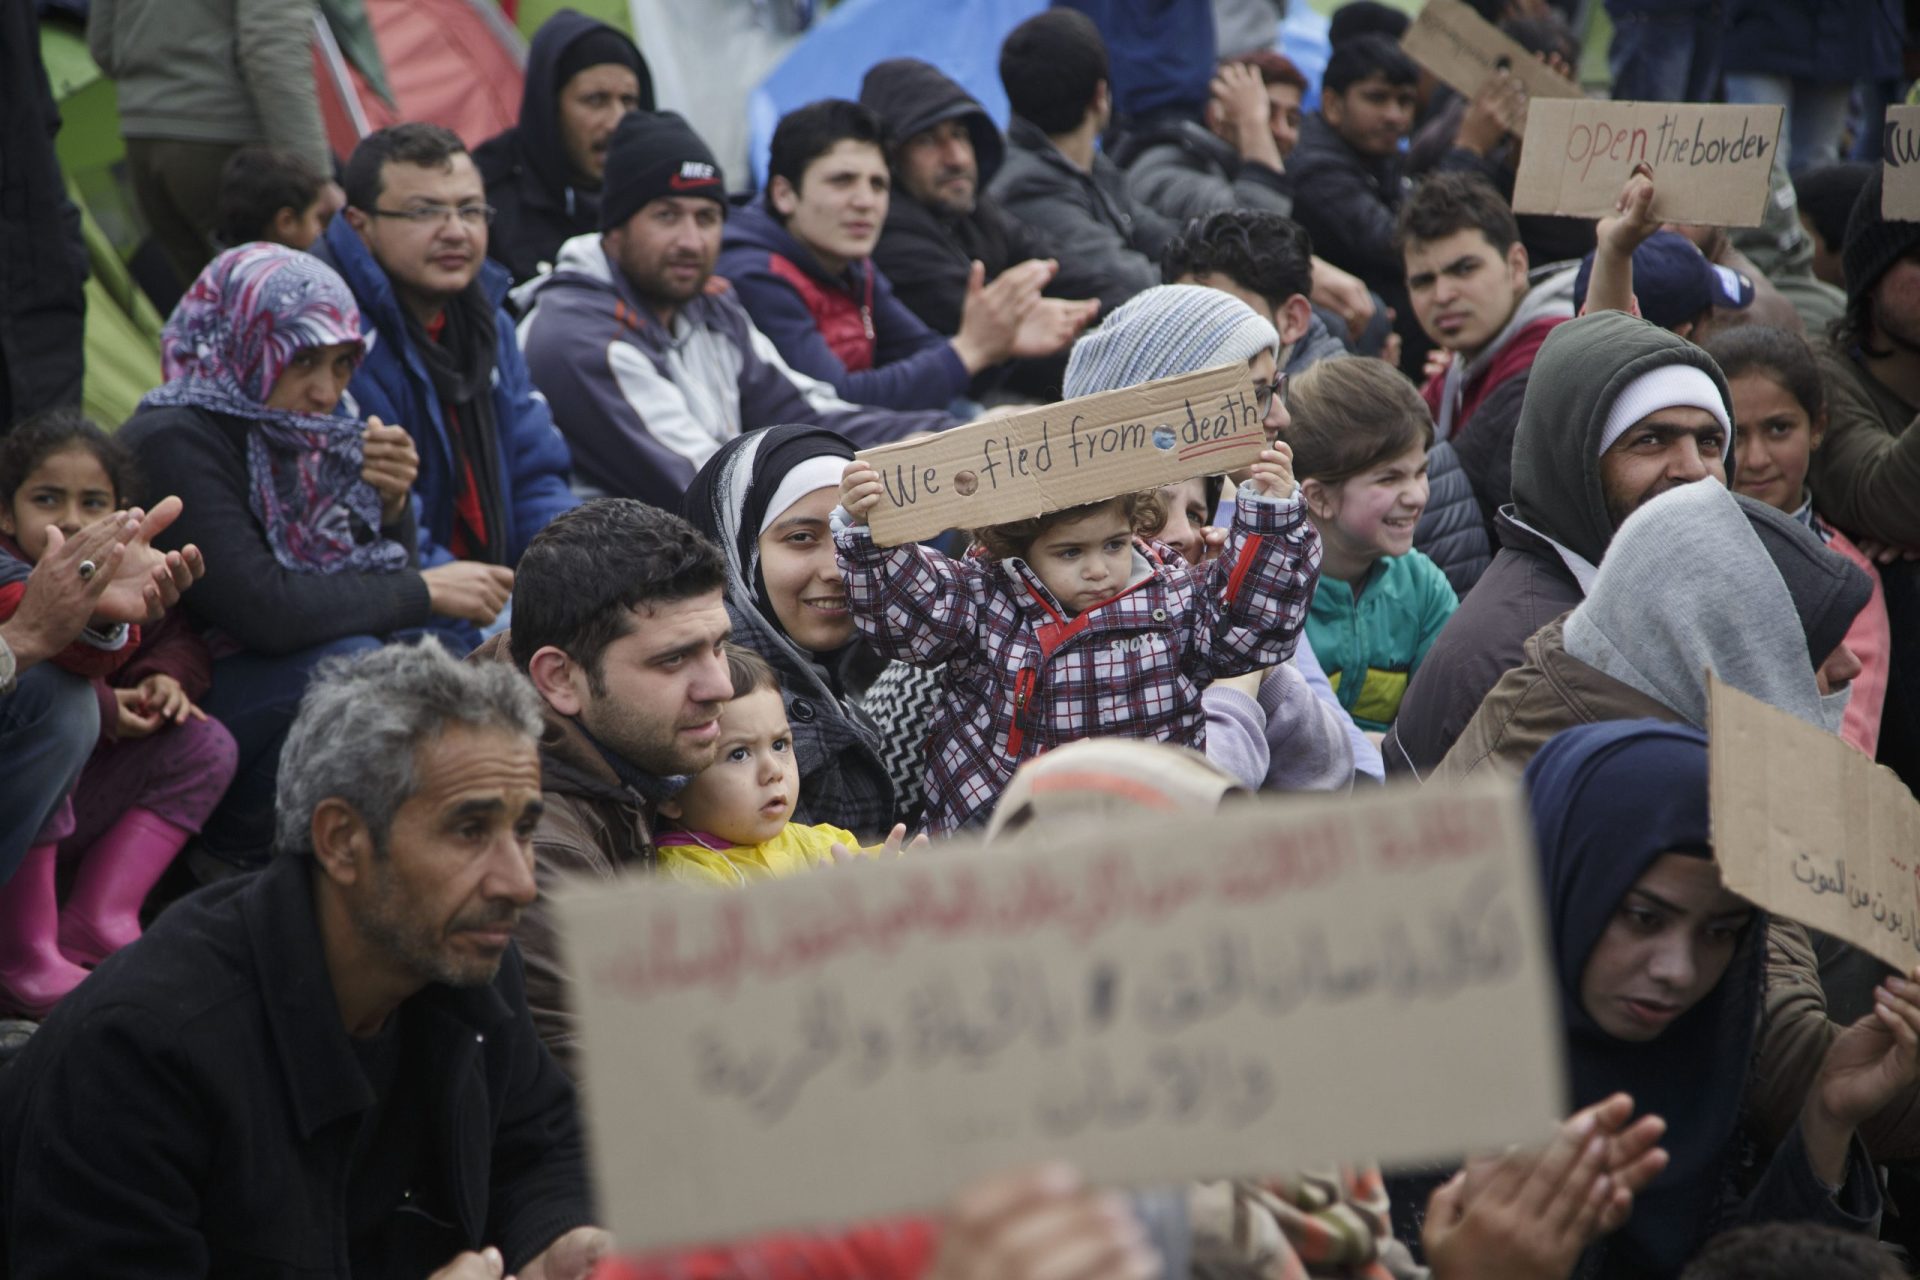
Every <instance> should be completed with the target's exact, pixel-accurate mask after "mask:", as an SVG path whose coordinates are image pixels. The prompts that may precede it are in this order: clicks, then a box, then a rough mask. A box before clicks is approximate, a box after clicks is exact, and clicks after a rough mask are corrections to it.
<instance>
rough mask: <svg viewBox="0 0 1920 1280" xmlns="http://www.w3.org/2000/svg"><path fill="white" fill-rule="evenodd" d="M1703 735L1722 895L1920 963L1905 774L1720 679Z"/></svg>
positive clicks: (1712, 690) (1912, 819) (1919, 855)
mask: <svg viewBox="0 0 1920 1280" xmlns="http://www.w3.org/2000/svg"><path fill="white" fill-rule="evenodd" d="M1707 730H1708V732H1707V743H1708V745H1707V756H1708V765H1707V769H1708V773H1707V776H1708V780H1709V781H1708V786H1709V791H1710V793H1711V798H1712V805H1713V858H1714V861H1715V862H1718V863H1719V864H1720V876H1721V879H1722V880H1724V881H1725V882H1726V885H1727V888H1729V889H1731V890H1733V891H1734V892H1735V893H1737V894H1739V895H1740V896H1741V897H1743V898H1745V899H1747V900H1748V901H1749V902H1752V903H1755V904H1757V905H1759V906H1762V907H1765V908H1766V909H1767V910H1768V911H1772V912H1776V913H1777V914H1779V915H1783V916H1787V917H1788V918H1790V919H1793V920H1798V921H1799V922H1800V923H1802V924H1805V925H1809V926H1811V927H1813V928H1815V929H1819V930H1822V931H1824V932H1826V933H1830V934H1832V935H1833V936H1834V937H1836V938H1839V939H1842V940H1843V941H1846V942H1851V943H1852V944H1853V945H1854V946H1856V947H1859V948H1860V949H1861V950H1863V951H1865V952H1867V953H1868V954H1870V955H1873V956H1877V957H1879V958H1880V959H1881V960H1884V961H1886V962H1887V963H1888V964H1890V965H1892V966H1893V967H1894V968H1895V969H1897V970H1899V971H1900V972H1902V973H1905V972H1907V971H1909V970H1911V969H1912V968H1913V967H1914V966H1915V965H1916V964H1920V802H1916V801H1915V800H1914V798H1913V793H1912V792H1910V791H1908V790H1907V787H1906V784H1905V783H1903V782H1901V781H1900V779H1899V776H1898V775H1896V774H1895V773H1894V772H1893V771H1892V770H1890V769H1887V768H1886V767H1884V766H1882V765H1878V764H1875V763H1874V762H1873V760H1872V759H1871V758H1870V757H1868V756H1866V755H1864V754H1862V753H1861V752H1859V751H1857V750H1855V749H1854V748H1853V747H1851V746H1849V745H1848V744H1847V743H1845V742H1843V741H1842V740H1841V739H1839V738H1838V737H1836V736H1834V735H1833V734H1831V733H1827V732H1825V731H1823V730H1821V729H1819V728H1817V727H1815V726H1814V725H1810V724H1808V723H1806V722H1805V721H1803V720H1800V719H1797V718H1796V717H1794V716H1791V715H1788V714H1787V713H1786V712H1784V711H1781V710H1779V709H1778V708H1776V707H1771V706H1768V705H1767V704H1766V703H1764V702H1761V701H1760V700H1759V699H1758V698H1754V697H1751V696H1749V695H1748V694H1744V693H1742V692H1740V691H1739V690H1738V689H1735V688H1734V687H1732V686H1731V685H1728V684H1725V683H1723V682H1722V681H1720V680H1718V679H1715V680H1713V681H1712V682H1711V683H1710V685H1709V687H1708V690H1707Z"/></svg>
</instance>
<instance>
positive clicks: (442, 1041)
mask: <svg viewBox="0 0 1920 1280" xmlns="http://www.w3.org/2000/svg"><path fill="white" fill-rule="evenodd" d="M311 867H312V864H311V863H310V862H309V861H308V860H307V859H305V858H298V857H292V856H286V857H282V858H280V859H278V860H276V861H274V862H272V863H270V864H268V866H267V868H266V870H264V871H262V872H260V873H259V874H257V875H255V876H251V877H248V878H245V879H237V880H230V881H226V882H223V883H221V884H218V885H214V886H212V887H210V888H207V889H204V890H202V891H201V892H200V893H198V894H196V895H194V896H193V897H191V898H189V899H187V900H186V901H184V902H181V903H179V904H178V905H176V906H174V907H173V908H171V909H170V910H169V911H168V912H167V913H166V914H165V915H163V916H162V917H161V918H160V919H159V921H158V922H157V923H156V924H155V925H154V927H153V928H152V929H151V930H149V931H148V933H147V935H146V936H145V937H143V938H142V939H141V940H140V941H138V942H136V943H135V944H134V945H133V946H131V947H128V948H127V949H126V950H124V951H122V952H120V953H118V954H117V955H115V956H113V957H112V958H111V959H110V960H108V961H107V962H106V963H105V964H103V965H102V966H101V967H100V969H99V970H98V972H96V973H95V974H94V976H92V977H90V978H88V979H87V981H86V982H85V983H83V984H82V985H81V987H80V989H79V990H78V991H76V992H75V993H74V994H73V995H71V996H69V997H67V999H66V1000H65V1001H63V1002H62V1003H61V1005H60V1007H59V1008H58V1009H57V1010H55V1011H54V1014H53V1016H52V1017H51V1018H49V1019H48V1020H47V1022H46V1024H45V1025H44V1026H42V1027H41V1029H40V1031H39V1033H38V1034H36V1035H35V1036H34V1037H33V1039H32V1041H31V1042H29V1044H28V1045H27V1047H26V1049H24V1050H23V1051H22V1052H21V1054H20V1057H19V1058H18V1059H16V1060H15V1062H14V1063H13V1065H12V1066H11V1067H10V1068H9V1069H8V1071H7V1074H6V1078H5V1088H4V1089H0V1274H6V1275H9V1276H11V1277H13V1280H37V1278H40V1277H55V1276H58V1277H69V1276H87V1277H92V1278H96V1280H113V1278H114V1277H140V1278H141V1280H164V1278H165V1277H172V1276H178V1277H189V1276H191V1277H195V1278H196V1280H198V1278H200V1277H206V1276H223V1277H249V1278H250V1280H265V1278H268V1277H274V1278H285V1280H294V1278H295V1277H322V1276H326V1277H332V1276H343V1275H345V1274H347V1270H348V1253H347V1240H346V1236H345V1204H346V1200H347V1196H348V1193H349V1187H348V1172H349V1167H350V1164H349V1160H350V1153H351V1152H352V1150H353V1147H354V1143H355V1141H356V1138H357V1135H358V1131H359V1128H360V1123H361V1120H362V1118H363V1115H364V1113H365V1112H366V1111H367V1110H368V1108H369V1107H370V1106H371V1105H372V1102H373V1095H372V1091H371V1089H370V1087H369V1085H368V1083H367V1079H366V1076H365V1075H364V1074H363V1072H362V1070H361V1068H360V1065H359V1062H358V1060H357V1058H356V1054H355V1050H354V1048H353V1045H352V1042H351V1041H350V1040H349V1039H348V1037H347V1033H346V1030H345V1028H344V1027H343V1026H342V1025H341V1021H340V1010H339V1007H338V1005H337V1004H336V1003H335V997H334V992H333V985H332V983H331V982H330V981H329V980H328V977H327V969H326V960H325V956H324V953H323V952H322V949H321V943H320V933H319V928H318V925H317V922H316V919H315V908H314V901H313V891H312V887H311V875H312V871H311ZM521 983H522V978H521V966H520V955H519V952H518V950H517V949H511V948H510V949H509V950H508V952H507V956H506V959H505V960H504V961H503V963H502V964H501V966H500V972H499V975H498V976H497V977H496V978H495V979H494V980H493V982H492V984H491V985H489V986H485V987H476V988H471V989H467V990H455V989H453V988H450V987H443V986H430V987H428V988H426V989H425V990H423V991H421V992H420V993H419V994H417V995H415V996H414V997H412V998H411V999H409V1000H408V1001H407V1002H406V1003H405V1004H403V1005H402V1006H401V1007H400V1010H399V1011H398V1012H397V1013H396V1014H395V1015H394V1018H395V1019H396V1020H397V1021H396V1023H395V1024H394V1025H395V1027H396V1033H397V1034H398V1035H399V1036H400V1045H399V1049H400V1052H399V1059H398V1061H399V1066H398V1072H397V1075H396V1080H395V1095H394V1096H396V1097H400V1096H408V1097H412V1098H414V1099H420V1100H424V1101H423V1102H421V1104H420V1105H419V1107H418V1108H417V1110H415V1111H413V1112H412V1113H411V1117H410V1118H415V1119H417V1120H418V1121H419V1122H420V1123H421V1124H422V1126H423V1133H422V1138H423V1142H424V1153H425V1163H426V1165H427V1167H426V1168H425V1169H424V1170H422V1171H421V1172H420V1173H419V1175H418V1177H417V1178H416V1179H414V1180H410V1181H409V1182H408V1183H407V1187H408V1190H407V1193H406V1194H405V1196H404V1197H402V1198H401V1200H400V1201H399V1202H398V1203H396V1204H395V1206H394V1208H393V1210H392V1211H391V1213H390V1215H389V1218H390V1222H389V1225H388V1228H387V1230H388V1237H387V1241H386V1247H385V1248H384V1249H383V1251H382V1265H381V1266H380V1267H379V1268H378V1269H377V1271H376V1272H375V1273H374V1274H375V1275H377V1276H382V1277H385V1276H391V1277H394V1280H401V1278H402V1277H404V1278H405V1280H420V1277H422V1276H426V1275H429V1274H431V1273H432V1272H433V1271H435V1270H436V1269H438V1268H440V1267H443V1266H445V1265H446V1264H447V1263H448V1262H449V1261H451V1260H452V1259H453V1258H454V1256H455V1255H456V1254H458V1253H460V1252H462V1251H463V1250H470V1249H480V1248H483V1247H485V1246H487V1245H490V1244H491V1245H497V1246H499V1248H500V1251H501V1252H502V1253H503V1254H504V1255H505V1257H506V1265H507V1268H508V1270H509V1271H517V1270H519V1269H520V1268H521V1267H523V1266H525V1265H526V1263H527V1262H528V1261H529V1260H530V1259H531V1258H533V1257H534V1256H535V1255H537V1254H538V1253H540V1252H541V1251H542V1250H543V1249H545V1248H546V1247H547V1246H548V1245H549V1244H551V1243H552V1242H553V1241H554V1240H555V1239H557V1238H558V1237H559V1236H561V1235H562V1234H564V1233H565V1232H567V1231H569V1230H571V1229H572V1228H574V1227H577V1226H581V1225H584V1224H586V1223H588V1222H589V1221H591V1214H590V1208H589V1203H588V1188H587V1178H586V1169H585V1165H584V1161H583V1155H582V1145H581V1137H580V1129H579V1124H578V1120H577V1116H576V1110H575V1101H574V1094H573V1088H572V1086H571V1085H570V1084H569V1083H568V1082H567V1078H566V1077H565V1076H564V1075H563V1074H561V1072H560V1069H559V1068H558V1067H556V1066H555V1065H554V1063H553V1059H552V1058H551V1057H549V1056H548V1054H547V1051H546V1050H545V1049H544V1048H542V1047H541V1045H540V1042H539V1040H538V1039H536V1038H535V1036H534V1032H533V1023H532V1021H531V1020H530V1019H529V1017H528V1016H527V1004H526V996H525V994H524V992H523V990H522V985H521ZM402 1091H404V1093H403V1092H402ZM360 1274H364V1272H363V1273H360Z"/></svg>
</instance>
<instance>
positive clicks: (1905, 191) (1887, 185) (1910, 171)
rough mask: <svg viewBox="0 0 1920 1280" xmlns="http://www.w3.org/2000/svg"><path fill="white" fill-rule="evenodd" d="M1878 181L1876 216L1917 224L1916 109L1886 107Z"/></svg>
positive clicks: (1919, 118)
mask: <svg viewBox="0 0 1920 1280" xmlns="http://www.w3.org/2000/svg"><path fill="white" fill-rule="evenodd" d="M1884 140H1885V143H1886V145H1885V146H1884V148H1882V154H1883V155H1884V156H1885V157H1886V159H1885V160H1884V161H1883V162H1882V166H1883V167H1882V168H1881V171H1880V172H1881V178H1880V216H1881V217H1883V218H1887V219H1889V220H1891V221H1896V222H1920V107H1908V106H1898V107H1888V108H1887V124H1886V132H1885V134H1884Z"/></svg>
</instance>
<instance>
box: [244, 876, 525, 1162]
mask: <svg viewBox="0 0 1920 1280" xmlns="http://www.w3.org/2000/svg"><path fill="white" fill-rule="evenodd" d="M314 874H315V872H314V864H313V861H312V859H311V858H307V857H299V856H295V855H289V854H282V855H279V856H278V857H276V858H275V859H274V860H273V861H272V862H270V863H269V864H268V865H267V868H266V869H265V870H264V871H262V872H260V873H259V874H258V875H257V876H255V877H254V881H253V883H252V884H251V885H249V886H247V888H246V889H245V890H243V891H242V892H243V895H244V896H243V898H242V902H241V915H242V918H243V919H244V920H245V921H246V930H247V938H248V942H249V944H250V950H251V951H252V954H253V962H254V968H255V975H254V977H255V983H256V986H257V988H258V990H259V992H260V1005H261V1008H262V1010H263V1011H264V1013H265V1017H266V1022H267V1027H268V1031H269V1034H270V1035H271V1036H272V1038H273V1041H274V1049H275V1051H276V1053H277V1056H278V1058H279V1063H280V1072H281V1075H282V1076H284V1077H285V1079H286V1083H287V1094H288V1096H289V1097H290V1098H291V1099H292V1100H293V1109H294V1116H295V1120H296V1122H297V1123H298V1124H299V1126H300V1132H301V1136H302V1137H306V1138H311V1137H312V1136H313V1135H314V1134H315V1133H317V1132H319V1131H320V1130H321V1129H322V1128H324V1127H325V1126H327V1125H328V1124H331V1123H332V1122H334V1121H336V1120H339V1119H341V1118H342V1117H345V1116H350V1115H354V1114H356V1113H358V1112H361V1111H365V1110H366V1109H367V1108H368V1107H371V1106H372V1105H373V1102H374V1096H373V1090H372V1088H371V1087H370V1086H369V1085H368V1084H367V1079H366V1076H365V1074H364V1073H363V1072H362V1071H361V1070H360V1063H359V1060H358V1058H357V1057H356V1056H355V1055H354V1052H353V1045H352V1043H351V1042H350V1041H349V1039H348V1037H347V1029H346V1027H345V1026H344V1025H342V1023H341V1021H340V1005H339V1001H338V999H337V998H336V996H335V994H334V990H333V980H332V978H331V977H330V976H329V974H328V972H327V958H326V951H325V948H324V947H323V945H322V943H321V940H320V921H319V916H318V913H317V911H316V909H315V905H314V899H313V876H314ZM403 1008H407V1009H415V1008H418V1009H423V1010H428V1011H432V1012H434V1013H437V1014H438V1015H439V1017H440V1018H441V1019H451V1020H452V1021H453V1022H454V1023H456V1024H457V1025H458V1026H459V1027H460V1028H461V1029H463V1030H464V1031H466V1032H469V1033H470V1035H469V1037H468V1038H469V1040H471V1038H472V1037H473V1036H484V1035H487V1034H490V1033H493V1032H495V1031H497V1030H499V1029H501V1028H502V1027H504V1026H506V1025H507V1024H509V1023H511V1022H512V1021H513V1016H514V1015H513V1011H512V1010H511V1009H510V1008H508V1007H507V1002H506V1001H505V1000H504V999H502V998H501V996H500V993H499V992H498V991H497V990H496V989H495V988H494V986H493V985H492V984H488V985H487V986H484V987H474V988H470V989H465V990H457V989H455V988H452V987H445V986H441V985H438V984H434V985H431V986H428V987H427V988H425V989H424V990H422V991H420V992H419V993H417V994H416V995H414V996H412V997H411V998H410V999H408V1000H407V1002H406V1004H405V1005H404V1006H403Z"/></svg>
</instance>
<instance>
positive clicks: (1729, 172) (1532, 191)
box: [1513, 98, 1781, 227]
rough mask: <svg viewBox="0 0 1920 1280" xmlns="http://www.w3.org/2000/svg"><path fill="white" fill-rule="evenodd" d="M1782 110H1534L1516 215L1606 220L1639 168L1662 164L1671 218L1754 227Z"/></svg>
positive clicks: (1663, 195) (1582, 105) (1657, 173)
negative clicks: (1544, 215)
mask: <svg viewBox="0 0 1920 1280" xmlns="http://www.w3.org/2000/svg"><path fill="white" fill-rule="evenodd" d="M1780 115H1781V108H1780V107H1776V106H1733V107H1728V106H1700V105H1697V104H1694V103H1680V102H1602V101H1589V100H1587V99H1584V98H1583V99H1580V100H1578V101H1571V100H1562V99H1554V100H1551V101H1542V102H1534V103H1532V104H1530V105H1529V106H1528V108H1527V131H1526V135H1525V136H1526V142H1525V145H1524V146H1523V147H1522V149H1521V153H1520V169H1519V172H1518V173H1516V174H1515V175H1514V183H1513V209H1514V212H1515V213H1564V214H1576V215H1579V216H1583V217H1591V218H1604V217H1607V216H1608V215H1610V214H1611V213H1613V211H1614V209H1613V202H1614V201H1615V200H1616V199H1618V198H1619V195H1620V188H1621V187H1622V186H1624V185H1626V181H1627V179H1628V178H1629V177H1630V176H1632V173H1633V167H1634V166H1635V165H1636V164H1639V163H1641V162H1643V161H1644V162H1645V163H1646V164H1648V165H1651V166H1652V167H1653V185H1654V197H1653V213H1654V216H1655V217H1657V218H1660V219H1661V220H1662V221H1665V222H1697V223H1703V224H1709V225H1713V226H1722V227H1752V226H1758V225H1759V224H1760V219H1761V217H1762V216H1763V215H1764V214H1765V212H1766V203H1767V190H1768V188H1767V180H1768V175H1769V173H1770V171H1771V170H1772V168H1773V149H1774V144H1775V142H1776V141H1777V140H1778V138H1779V136H1780Z"/></svg>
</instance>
